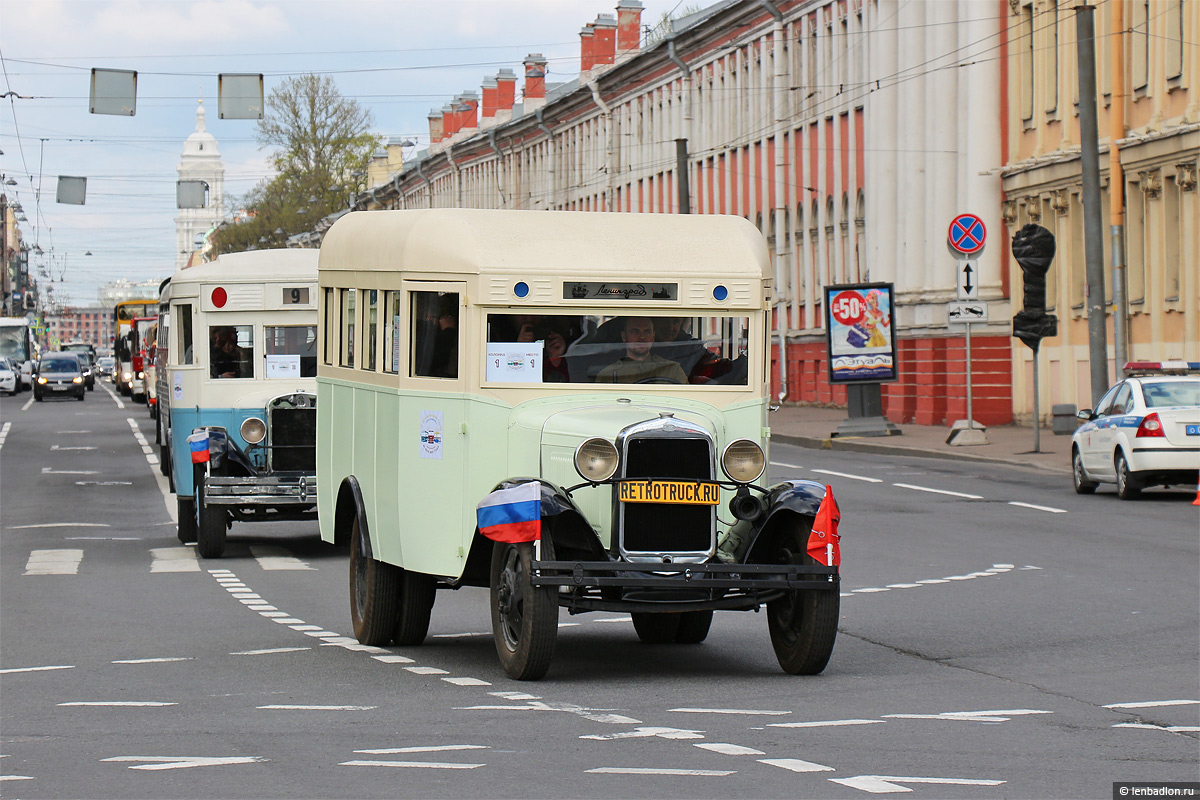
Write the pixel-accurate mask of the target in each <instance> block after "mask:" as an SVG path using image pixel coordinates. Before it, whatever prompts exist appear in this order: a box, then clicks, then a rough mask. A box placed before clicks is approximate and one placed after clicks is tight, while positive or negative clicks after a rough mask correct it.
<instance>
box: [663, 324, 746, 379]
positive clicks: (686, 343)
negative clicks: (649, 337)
mask: <svg viewBox="0 0 1200 800" xmlns="http://www.w3.org/2000/svg"><path fill="white" fill-rule="evenodd" d="M685 322H686V321H685V320H684V318H683V317H655V318H654V334H655V335H654V341H655V344H654V350H655V352H657V353H658V354H659V355H661V356H662V357H663V358H669V359H671V360H672V361H674V362H675V363H677V364H679V366H680V367H681V368H682V369H683V371H684V372H686V373H687V375H688V380H689V382H690V383H710V382H712V381H713V379H715V378H718V377H720V376H721V375H724V374H725V373H727V372H728V371H729V360H728V359H723V358H720V357H718V356H717V355H716V354H715V353H713V352H712V351H711V350H709V349H708V348H707V347H705V346H704V342H702V341H700V340H699V339H697V338H696V337H695V336H693V335H692V334H691V333H690V332H689V331H688V329H687V326H686V324H685Z"/></svg>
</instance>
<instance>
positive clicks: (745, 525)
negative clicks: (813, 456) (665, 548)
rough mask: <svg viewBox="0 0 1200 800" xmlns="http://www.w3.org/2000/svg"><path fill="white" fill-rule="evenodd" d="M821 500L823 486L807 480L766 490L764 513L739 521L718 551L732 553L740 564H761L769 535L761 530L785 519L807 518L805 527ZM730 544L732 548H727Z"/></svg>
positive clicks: (787, 483)
mask: <svg viewBox="0 0 1200 800" xmlns="http://www.w3.org/2000/svg"><path fill="white" fill-rule="evenodd" d="M824 499H825V484H823V483H817V482H816V481H808V480H790V481H784V482H783V483H779V484H776V485H775V486H772V487H771V488H770V489H769V490H767V495H766V498H765V503H766V510H765V511H764V512H763V513H762V515H760V516H759V518H758V519H756V520H753V521H748V520H739V521H738V522H736V523H735V524H734V525H733V526H732V527H731V528H730V529H729V533H728V534H727V536H728V538H729V540H730V541H729V543H728V544H725V545H723V546H722V548H721V549H722V550H726V551H732V552H733V553H735V554H736V555H738V556H739V558H738V561H740V562H741V563H744V564H757V563H762V562H763V561H765V560H766V558H767V553H766V549H767V547H768V545H769V541H768V540H769V539H770V537H769V536H763V535H762V534H763V533H764V531H768V530H770V529H771V527H772V526H773V525H775V524H777V523H778V522H780V521H782V519H784V518H786V517H789V516H801V517H807V518H808V520H809V524H811V522H812V520H813V519H815V518H816V516H817V510H818V509H819V508H820V507H821V501H822V500H824ZM730 545H732V546H730Z"/></svg>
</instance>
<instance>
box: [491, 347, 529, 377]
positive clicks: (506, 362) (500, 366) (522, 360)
mask: <svg viewBox="0 0 1200 800" xmlns="http://www.w3.org/2000/svg"><path fill="white" fill-rule="evenodd" d="M487 379H488V381H489V382H493V383H541V382H542V343H541V342H488V345H487Z"/></svg>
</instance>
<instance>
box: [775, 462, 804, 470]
mask: <svg viewBox="0 0 1200 800" xmlns="http://www.w3.org/2000/svg"><path fill="white" fill-rule="evenodd" d="M771 466H772V467H783V468H784V469H804V467H802V466H801V465H799V464H789V463H787V462H786V461H772V462H771Z"/></svg>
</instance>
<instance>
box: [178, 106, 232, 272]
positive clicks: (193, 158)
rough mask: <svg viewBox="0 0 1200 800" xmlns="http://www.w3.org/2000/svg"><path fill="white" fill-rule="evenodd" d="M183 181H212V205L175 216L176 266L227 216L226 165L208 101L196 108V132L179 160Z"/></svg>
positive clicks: (209, 194) (180, 175)
mask: <svg viewBox="0 0 1200 800" xmlns="http://www.w3.org/2000/svg"><path fill="white" fill-rule="evenodd" d="M179 180H181V181H204V182H205V183H207V184H208V205H207V206H206V207H205V208H181V209H179V216H178V217H176V218H175V238H176V240H177V244H178V246H177V247H176V248H175V250H176V254H175V268H176V269H179V268H180V267H182V266H184V265H185V264H187V262H188V257H189V256H190V255H191V253H192V251H193V250H196V249H198V243H197V239H198V238H200V237H203V236H204V234H206V233H208V231H209V229H210V228H212V226H214V225H216V224H217V223H218V222H220V221H221V220H222V219H223V218H224V216H225V165H224V164H223V163H221V152H220V151H219V150H218V149H217V140H216V137H214V136H213V135H212V134H211V133H209V132H208V131H207V130H205V126H204V101H203V100H201V101H200V105H199V106H197V108H196V131H195V132H194V133H193V134H192V135H191V136H189V137H188V138H187V140H186V141H184V143H183V155H182V157H181V158H180V159H179Z"/></svg>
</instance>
